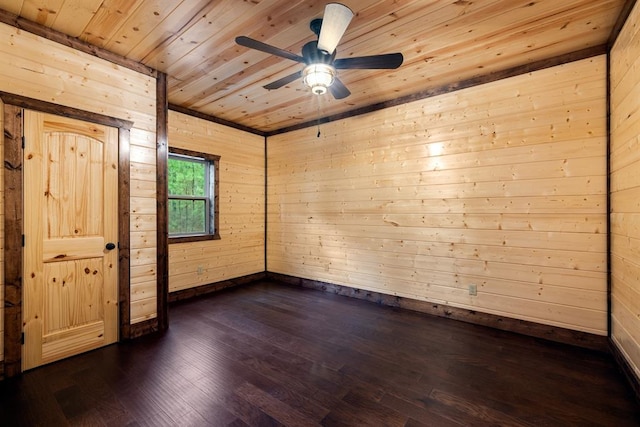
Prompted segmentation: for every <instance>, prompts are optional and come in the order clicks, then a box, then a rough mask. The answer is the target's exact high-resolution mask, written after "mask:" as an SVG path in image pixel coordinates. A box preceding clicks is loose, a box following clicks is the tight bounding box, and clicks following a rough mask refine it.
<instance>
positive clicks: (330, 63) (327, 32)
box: [236, 3, 404, 99]
mask: <svg viewBox="0 0 640 427" xmlns="http://www.w3.org/2000/svg"><path fill="white" fill-rule="evenodd" d="M352 18H353V12H352V11H351V9H349V8H348V7H347V6H345V5H343V4H340V3H329V4H327V5H326V6H325V9H324V17H323V18H322V19H314V20H313V21H311V24H310V27H311V31H313V32H314V34H315V35H316V36H318V40H317V41H310V42H308V43H307V44H305V45H304V46H303V47H302V56H300V55H296V54H295V53H291V52H289V51H286V50H284V49H280V48H277V47H275V46H271V45H268V44H266V43H262V42H260V41H258V40H254V39H252V38H249V37H245V36H240V37H236V43H238V44H239V45H241V46H245V47H248V48H251V49H256V50H259V51H261V52H265V53H270V54H272V55H276V56H279V57H281V58H286V59H290V60H292V61H296V62H301V63H304V64H306V66H305V67H304V69H302V70H301V71H297V72H295V73H293V74H290V75H288V76H285V77H282V78H281V79H278V80H276V81H274V82H271V83H269V84H268V85H265V86H264V88H265V89H269V90H271V89H278V88H280V87H282V86H284V85H286V84H288V83H291V82H293V81H294V80H296V79H299V78H300V77H302V79H303V80H302V81H303V82H304V84H305V85H306V86H307V87H309V88H310V89H311V92H312V93H314V94H316V95H323V94H325V93H326V92H327V90H328V91H329V92H331V94H332V95H333V97H334V98H336V99H342V98H346V97H347V96H349V95H350V94H351V92H350V91H349V89H347V88H346V86H345V85H344V84H343V83H342V81H340V79H339V78H338V76H337V72H336V70H343V69H350V68H351V69H356V68H357V69H378V70H382V69H389V70H391V69H395V68H398V67H399V66H400V65H402V61H403V59H404V58H403V56H402V54H401V53H388V54H383V55H372V56H358V57H353V58H340V59H336V52H337V51H336V46H338V43H339V42H340V39H341V38H342V36H343V34H344V32H345V31H346V30H347V27H348V26H349V23H350V22H351V19H352Z"/></svg>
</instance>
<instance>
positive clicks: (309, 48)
mask: <svg viewBox="0 0 640 427" xmlns="http://www.w3.org/2000/svg"><path fill="white" fill-rule="evenodd" d="M302 57H303V58H304V62H305V63H306V64H307V65H310V64H332V63H333V60H334V59H335V57H336V51H335V50H334V51H333V53H331V54H329V53H327V52H325V51H324V50H320V49H318V42H317V41H316V40H314V41H310V42H308V43H307V44H305V45H304V46H302Z"/></svg>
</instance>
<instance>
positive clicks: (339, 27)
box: [318, 3, 353, 54]
mask: <svg viewBox="0 0 640 427" xmlns="http://www.w3.org/2000/svg"><path fill="white" fill-rule="evenodd" d="M351 18H353V12H352V11H351V9H349V8H348V7H347V6H345V5H343V4H340V3H329V4H327V6H326V7H325V8H324V16H323V17H322V28H320V36H319V37H318V49H320V50H324V51H325V52H327V53H328V54H332V53H333V51H334V50H336V46H338V43H339V42H340V39H341V38H342V36H343V34H344V32H345V31H347V27H348V26H349V23H350V22H351Z"/></svg>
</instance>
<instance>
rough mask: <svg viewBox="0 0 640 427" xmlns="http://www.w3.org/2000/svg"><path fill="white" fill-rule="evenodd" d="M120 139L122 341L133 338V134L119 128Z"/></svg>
mask: <svg viewBox="0 0 640 427" xmlns="http://www.w3.org/2000/svg"><path fill="white" fill-rule="evenodd" d="M118 137H119V140H118V216H119V218H118V312H119V320H118V321H119V323H120V325H119V326H120V339H128V338H130V337H131V336H130V323H131V283H130V282H131V248H130V243H131V242H130V239H131V224H130V222H131V214H130V211H131V209H130V208H131V206H130V204H131V162H130V144H131V141H130V139H131V132H130V131H129V129H123V128H120V130H119V135H118Z"/></svg>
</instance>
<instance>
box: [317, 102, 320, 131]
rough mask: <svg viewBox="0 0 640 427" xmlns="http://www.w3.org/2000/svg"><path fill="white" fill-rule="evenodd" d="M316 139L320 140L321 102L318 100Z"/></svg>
mask: <svg viewBox="0 0 640 427" xmlns="http://www.w3.org/2000/svg"><path fill="white" fill-rule="evenodd" d="M316 138H320V100H318V134H317V135H316Z"/></svg>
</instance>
